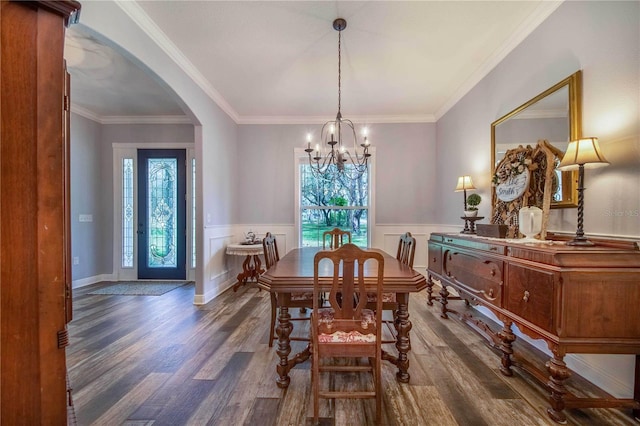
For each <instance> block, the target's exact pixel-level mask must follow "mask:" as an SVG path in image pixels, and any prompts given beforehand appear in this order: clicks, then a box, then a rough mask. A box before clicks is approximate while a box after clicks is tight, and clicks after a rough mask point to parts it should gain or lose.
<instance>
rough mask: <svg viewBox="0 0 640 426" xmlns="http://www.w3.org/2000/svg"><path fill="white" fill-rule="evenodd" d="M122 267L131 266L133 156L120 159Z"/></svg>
mask: <svg viewBox="0 0 640 426" xmlns="http://www.w3.org/2000/svg"><path fill="white" fill-rule="evenodd" d="M122 267H123V268H133V158H123V159H122Z"/></svg>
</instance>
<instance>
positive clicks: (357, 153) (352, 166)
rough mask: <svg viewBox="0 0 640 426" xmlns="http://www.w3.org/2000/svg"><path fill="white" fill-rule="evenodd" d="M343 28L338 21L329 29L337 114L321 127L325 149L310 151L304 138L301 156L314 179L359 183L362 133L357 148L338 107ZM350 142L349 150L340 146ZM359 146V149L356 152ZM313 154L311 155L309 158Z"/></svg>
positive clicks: (365, 155)
mask: <svg viewBox="0 0 640 426" xmlns="http://www.w3.org/2000/svg"><path fill="white" fill-rule="evenodd" d="M345 28H347V21H345V20H344V19H342V18H338V19H336V20H335V21H333V29H335V30H336V31H338V114H337V115H336V119H335V120H331V121H327V122H326V123H324V125H323V126H322V130H321V132H320V138H321V140H323V141H324V142H325V144H326V145H327V147H326V148H323V149H321V147H320V145H319V144H316V145H315V150H314V149H313V148H311V142H312V141H311V135H310V134H308V135H307V148H306V149H305V152H306V153H307V154H308V155H309V165H310V166H311V172H312V173H313V174H314V175H315V176H316V177H317V178H324V179H335V178H336V177H338V176H339V175H342V176H346V177H348V178H350V179H354V180H355V179H359V178H360V177H361V176H362V174H363V173H364V172H365V171H366V170H367V165H368V161H369V157H371V154H369V141H368V139H367V136H366V130H365V131H364V132H363V133H364V134H363V136H364V140H363V143H361V144H358V138H357V136H356V130H355V127H354V125H353V122H352V121H351V120H348V119H345V118H342V113H341V111H340V107H341V95H342V92H341V77H342V75H341V65H342V64H341V53H342V51H341V39H342V30H344V29H345ZM343 137H344V138H345V139H350V138H352V140H353V148H352V150H351V151H349V149H347V147H346V145H345V144H344V142H343ZM358 145H360V147H361V149H360V148H358ZM314 151H315V154H314V155H312V154H313V153H314Z"/></svg>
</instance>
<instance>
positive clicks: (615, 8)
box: [437, 1, 640, 396]
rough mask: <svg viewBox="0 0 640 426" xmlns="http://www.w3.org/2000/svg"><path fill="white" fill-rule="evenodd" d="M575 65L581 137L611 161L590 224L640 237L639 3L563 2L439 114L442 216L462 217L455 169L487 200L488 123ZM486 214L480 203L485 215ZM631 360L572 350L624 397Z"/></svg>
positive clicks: (598, 177) (570, 214)
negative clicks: (579, 77) (579, 74)
mask: <svg viewBox="0 0 640 426" xmlns="http://www.w3.org/2000/svg"><path fill="white" fill-rule="evenodd" d="M579 69H582V70H583V103H582V106H583V126H582V127H583V135H585V136H597V137H598V138H599V139H600V143H601V147H602V150H603V152H604V155H605V156H606V157H607V159H608V160H609V161H610V162H611V165H610V166H608V167H605V168H602V169H597V170H587V172H586V187H587V190H586V192H585V221H584V224H585V231H586V232H587V233H598V234H607V235H620V236H628V237H633V238H638V237H639V236H640V220H639V219H638V211H639V209H640V167H639V166H640V141H639V136H638V135H639V118H640V116H639V112H640V110H639V101H640V98H639V94H640V3H639V2H577V1H576V2H574V1H572V2H565V3H563V4H562V5H561V6H560V7H559V8H558V9H557V10H556V11H555V12H554V13H553V14H552V15H551V16H550V17H549V18H548V19H547V20H546V21H545V22H543V23H542V24H541V25H540V26H539V27H538V28H537V29H536V30H535V31H534V32H533V33H532V34H531V35H530V36H529V37H528V38H527V39H525V40H524V41H523V42H522V43H521V44H520V45H519V46H518V47H517V48H516V49H514V50H513V51H512V52H511V53H510V54H509V55H508V56H507V57H506V58H505V59H504V60H503V61H502V62H501V63H500V64H499V65H498V66H497V67H496V68H495V69H494V70H493V71H492V72H491V73H490V74H489V75H487V77H485V78H484V79H483V80H482V81H481V82H480V83H478V84H477V85H476V86H475V87H474V88H473V89H472V90H471V91H470V92H469V93H468V94H467V95H466V96H465V97H464V98H463V99H462V100H461V101H460V102H458V103H457V104H456V105H455V106H454V107H453V108H452V109H451V110H449V111H448V113H447V114H446V115H445V116H443V117H442V118H441V119H440V120H439V121H438V123H437V155H438V166H437V176H438V179H439V182H438V186H437V187H438V188H439V195H438V199H439V200H440V205H441V206H442V208H441V209H440V210H439V218H440V221H441V223H456V222H457V217H458V216H459V214H458V213H459V210H460V202H461V200H460V199H459V198H460V197H458V196H457V194H454V193H453V192H452V191H450V190H448V188H451V187H453V185H454V184H455V180H456V178H457V176H459V175H462V174H470V175H471V176H472V177H473V180H474V183H475V184H476V186H477V187H478V188H479V190H478V192H479V193H480V194H481V195H483V196H484V199H485V200H488V199H490V194H491V192H490V170H491V168H490V158H491V157H490V141H491V133H490V126H491V123H492V122H493V121H495V120H496V119H497V118H499V117H501V116H503V115H504V114H505V113H507V112H509V111H511V110H512V109H514V108H515V107H517V106H519V105H521V104H522V103H524V102H525V101H527V100H529V99H531V98H533V97H534V96H535V95H537V94H538V93H541V92H543V91H544V90H546V89H547V88H548V87H551V86H552V85H554V84H555V83H557V82H559V81H561V80H563V79H564V78H565V77H567V76H569V75H571V74H572V73H574V72H575V71H577V70H579ZM489 212H490V205H488V203H483V204H482V205H481V206H480V214H482V215H484V216H488V214H489ZM550 229H551V230H560V231H566V232H571V233H573V232H575V230H576V209H561V210H553V211H552V212H551V221H550ZM542 348H543V349H546V348H545V347H544V346H542ZM633 359H634V357H633V356H626V355H625V356H605V355H590V356H569V357H567V361H568V364H569V365H570V366H572V367H574V368H577V369H578V370H579V371H580V372H581V373H582V374H584V375H585V376H587V377H588V378H590V379H591V380H593V381H594V382H596V383H598V384H600V385H601V386H603V387H604V388H605V389H607V390H609V391H610V392H612V393H614V394H616V395H619V396H629V395H631V394H632V383H633V382H632V377H633ZM585 366H586V367H587V368H584V367H585Z"/></svg>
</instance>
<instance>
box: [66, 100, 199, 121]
mask: <svg viewBox="0 0 640 426" xmlns="http://www.w3.org/2000/svg"><path fill="white" fill-rule="evenodd" d="M71 112H72V113H75V114H78V115H79V116H81V117H84V118H87V119H89V120H92V121H95V122H96V123H99V124H192V122H191V120H190V119H189V117H187V116H186V115H107V116H100V115H98V114H96V113H94V112H93V111H91V110H89V109H87V108H84V107H81V106H79V105H75V104H74V103H73V102H72V103H71Z"/></svg>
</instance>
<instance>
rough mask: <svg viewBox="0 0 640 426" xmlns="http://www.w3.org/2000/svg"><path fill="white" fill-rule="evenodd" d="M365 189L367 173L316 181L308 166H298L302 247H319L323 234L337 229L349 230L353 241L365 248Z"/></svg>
mask: <svg viewBox="0 0 640 426" xmlns="http://www.w3.org/2000/svg"><path fill="white" fill-rule="evenodd" d="M368 189H369V177H368V174H367V173H365V174H363V175H362V177H361V178H359V179H356V180H351V179H348V178H346V177H340V178H338V179H336V180H330V179H323V178H316V177H315V176H314V175H313V174H312V173H311V171H310V168H309V165H308V164H300V190H301V193H300V203H301V221H300V222H301V232H302V239H301V240H302V246H318V245H320V246H321V245H322V233H323V232H324V231H330V230H331V229H333V228H336V227H337V228H340V229H344V230H348V231H350V232H351V236H352V242H353V243H355V244H357V245H359V246H361V247H366V246H367V241H368V239H367V236H368V220H367V219H368V208H369V195H368V193H369V191H368ZM341 207H343V208H341ZM359 207H361V208H359Z"/></svg>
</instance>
